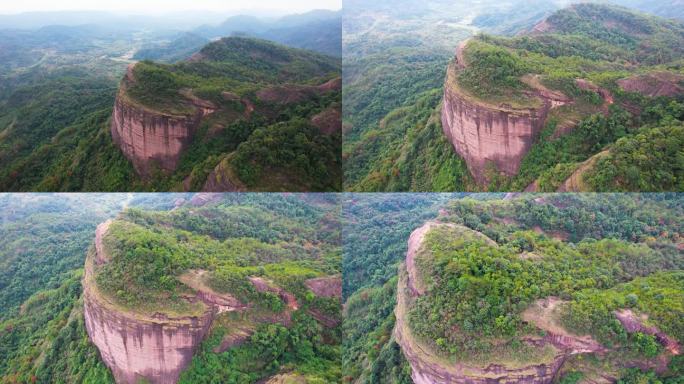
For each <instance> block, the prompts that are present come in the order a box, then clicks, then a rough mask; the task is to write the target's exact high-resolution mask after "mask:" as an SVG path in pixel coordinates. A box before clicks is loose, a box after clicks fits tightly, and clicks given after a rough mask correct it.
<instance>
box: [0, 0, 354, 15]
mask: <svg viewBox="0 0 684 384" xmlns="http://www.w3.org/2000/svg"><path fill="white" fill-rule="evenodd" d="M340 8H342V0H1V1H0V13H2V14H8V13H10V14H11V13H20V12H35V11H69V10H91V11H92V10H94V11H114V12H127V13H131V12H134V13H156V14H162V13H171V12H182V11H190V10H195V11H215V12H236V11H245V10H276V11H285V13H297V12H305V11H309V10H312V9H334V10H337V9H340Z"/></svg>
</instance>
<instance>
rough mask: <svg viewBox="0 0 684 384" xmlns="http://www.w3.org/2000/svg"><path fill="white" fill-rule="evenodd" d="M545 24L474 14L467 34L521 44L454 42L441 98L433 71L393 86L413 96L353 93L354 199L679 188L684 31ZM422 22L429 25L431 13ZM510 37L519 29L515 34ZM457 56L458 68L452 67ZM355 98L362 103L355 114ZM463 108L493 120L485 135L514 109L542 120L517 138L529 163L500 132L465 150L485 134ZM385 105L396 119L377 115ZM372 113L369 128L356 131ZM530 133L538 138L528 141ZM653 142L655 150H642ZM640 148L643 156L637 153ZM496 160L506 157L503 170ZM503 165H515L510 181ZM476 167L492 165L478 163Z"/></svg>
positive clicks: (573, 10) (625, 24)
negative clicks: (360, 194) (366, 194)
mask: <svg viewBox="0 0 684 384" xmlns="http://www.w3.org/2000/svg"><path fill="white" fill-rule="evenodd" d="M541 10H542V9H541V8H540V11H541ZM547 11H549V10H548V9H547ZM507 12H509V13H507ZM541 16H544V17H543V18H540V17H530V18H528V19H518V18H516V14H515V13H510V11H509V10H506V11H502V12H501V13H497V12H493V11H489V12H483V14H482V15H480V16H477V17H475V19H474V21H473V22H472V24H469V25H470V27H473V26H476V27H477V28H484V32H486V31H490V30H491V31H498V32H499V33H501V32H503V33H508V34H514V33H515V34H516V35H515V36H514V37H503V36H497V35H491V34H487V33H481V31H480V30H475V31H474V30H472V29H471V30H470V32H469V33H473V32H478V31H480V33H478V34H476V36H475V37H474V38H472V39H470V40H468V43H467V44H465V45H464V46H461V47H459V46H458V44H457V43H454V44H453V45H452V46H451V47H450V49H449V50H448V51H447V52H448V53H449V54H450V57H452V61H451V64H449V65H448V66H447V65H446V64H444V62H442V65H443V66H442V72H441V73H436V72H433V73H432V75H431V76H434V77H432V80H435V79H437V78H441V79H444V73H445V70H446V73H447V76H446V82H445V86H444V87H441V86H439V85H436V86H430V85H429V84H430V83H429V82H426V81H424V80H425V77H424V74H423V73H422V72H421V70H424V69H426V68H428V67H427V66H424V65H423V66H421V67H420V69H416V68H413V69H412V68H410V66H409V65H407V64H406V63H403V64H399V68H397V69H395V70H391V71H389V74H388V75H386V76H397V78H400V79H404V80H406V79H411V80H412V81H411V82H410V84H412V87H414V88H412V89H409V88H403V87H402V86H401V85H400V84H401V83H400V82H397V81H394V82H393V83H394V86H393V87H392V88H388V87H385V86H382V85H373V86H368V85H367V84H368V83H367V82H364V83H363V84H364V86H363V87H355V86H354V85H353V83H352V84H351V85H350V87H349V90H346V89H345V97H346V98H348V99H350V100H351V101H350V103H349V105H350V108H358V110H354V113H351V111H352V110H348V111H346V112H345V119H346V120H345V151H344V156H345V174H346V176H347V177H346V180H347V181H346V183H347V184H346V188H347V189H351V190H356V191H407V190H411V191H428V190H430V191H449V190H452V191H453V190H472V191H487V190H489V191H509V190H520V191H522V190H524V189H528V190H530V191H548V192H551V191H556V190H569V191H588V190H591V191H675V190H679V189H681V185H680V184H681V179H682V164H681V159H680V157H681V156H679V155H678V153H679V151H678V148H679V147H681V146H680V142H681V135H680V130H679V128H680V127H681V124H682V123H681V121H682V116H681V111H682V106H681V104H682V100H681V97H682V79H684V77H683V76H684V74H683V73H682V72H681V63H680V62H681V58H682V51H681V48H680V47H681V46H682V43H681V31H682V23H681V21H677V20H671V19H663V18H659V17H655V16H651V15H646V14H642V13H639V12H636V11H633V10H628V9H625V8H620V7H615V6H606V5H596V4H593V5H592V4H584V5H577V6H572V7H568V8H565V9H562V10H559V11H556V12H553V13H550V12H547V13H544V12H542V15H541ZM421 17H423V18H424V19H425V20H429V17H428V16H426V15H424V14H421ZM503 18H506V20H507V21H508V22H504V21H503ZM495 21H496V22H495ZM516 21H520V23H516ZM426 22H427V21H426ZM435 25H441V24H439V23H435ZM507 26H513V27H512V29H510V30H509V29H507V28H506V27H507ZM359 28H360V27H359ZM426 28H427V27H426ZM450 36H454V37H459V36H460V37H459V39H463V38H465V37H464V36H465V34H458V33H456V32H453V31H452V32H450ZM440 38H443V36H440ZM435 41H441V40H440V39H437V38H435ZM345 44H349V45H350V47H353V48H354V49H353V50H352V51H353V52H354V51H356V50H357V49H359V48H358V47H357V45H358V46H364V45H361V44H358V43H357V44H351V43H348V42H345ZM423 44H425V43H421V44H417V46H418V47H421V46H422V45H423ZM364 47H366V48H367V46H364ZM399 47H400V45H399V44H398V43H395V44H392V43H389V42H388V43H387V46H385V47H383V50H382V51H381V52H387V53H388V54H389V53H390V52H391V54H393V55H394V54H395V53H396V52H398V51H399V50H400V48H399ZM350 49H351V48H350ZM455 50H456V51H457V55H456V56H459V57H458V58H455V59H453V57H454V56H455V55H454V51H455ZM432 51H433V52H438V50H432ZM414 52H415V50H414ZM397 55H398V56H397V57H402V56H401V55H399V54H397ZM364 57H366V58H368V59H369V60H370V58H372V57H374V56H373V55H372V54H371V53H370V52H369V53H368V54H367V55H366V56H364ZM393 57H394V56H393ZM402 60H403V59H402ZM387 61H388V62H391V63H395V62H397V61H396V60H387ZM356 62H357V60H356V59H353V60H350V61H349V64H347V62H346V61H345V65H349V66H350V67H351V68H353V66H354V65H355V64H354V63H356ZM399 63H401V61H399ZM447 67H448V69H447ZM404 69H405V70H406V72H405V73H404V72H403V70H404ZM384 72H387V71H384ZM351 73H354V72H353V71H351ZM361 73H363V72H361ZM351 79H354V77H351ZM406 81H407V80H406ZM416 86H417V87H420V88H416ZM431 88H432V89H433V90H431V91H430V89H431ZM387 89H392V90H394V91H395V92H396V95H398V96H400V97H401V100H400V101H399V103H398V104H393V101H392V100H394V98H393V97H392V96H391V95H389V94H387V95H385V96H381V95H380V94H379V93H378V92H382V90H387ZM399 90H401V91H399ZM445 92H446V93H445ZM442 95H445V98H442ZM447 95H448V97H447ZM454 95H455V96H454ZM357 99H358V100H363V101H362V102H361V103H359V104H356V102H355V100H357ZM550 99H553V101H549V100H550ZM345 100H346V99H345ZM461 102H463V103H464V105H467V106H468V108H472V109H478V108H479V109H478V110H480V109H481V110H483V111H485V112H477V113H476V112H473V111H471V112H470V114H474V115H476V116H477V118H479V119H480V120H483V119H484V120H483V121H490V120H494V122H493V123H492V122H491V121H490V122H489V123H487V124H490V125H492V124H493V125H494V126H495V128H496V127H498V126H499V125H502V124H503V123H501V124H500V122H498V121H497V119H499V118H500V116H499V115H498V114H499V113H501V114H503V113H504V112H506V113H511V110H513V111H517V112H515V113H512V114H511V115H512V116H519V115H523V116H524V115H525V114H526V113H528V112H525V111H528V110H534V114H533V115H535V116H537V117H536V118H538V117H539V116H543V117H542V118H541V121H540V122H539V123H536V122H532V123H530V127H529V128H530V132H528V133H517V135H519V136H515V137H513V136H512V137H509V138H508V139H506V140H510V141H511V142H514V143H515V141H516V140H520V141H522V143H521V144H519V145H520V146H521V147H520V152H519V153H517V152H514V153H513V154H509V153H508V152H506V151H509V149H508V147H506V146H504V145H503V144H502V143H496V142H492V143H490V141H491V140H494V138H495V137H499V136H496V135H495V136H492V138H489V137H481V138H480V140H479V141H477V142H478V143H487V145H488V147H486V148H476V147H477V145H485V144H474V143H470V142H468V143H465V142H463V140H466V139H465V138H467V137H469V135H475V133H473V132H470V130H471V128H470V126H469V124H471V123H472V124H471V125H472V126H473V127H474V126H475V125H476V121H475V120H473V121H469V120H468V117H467V116H469V115H465V116H466V117H465V118H464V117H463V116H464V115H463V114H460V113H459V112H458V110H456V109H454V108H456V107H455V106H454V105H455V104H458V103H461ZM376 105H378V106H379V105H383V106H390V109H388V110H380V109H378V108H376V107H375V106H376ZM355 106H356V107H355ZM345 108H347V107H346V105H345ZM395 108H396V109H395ZM392 109H393V110H392ZM371 113H372V115H371ZM488 113H489V114H488ZM516 113H517V115H516ZM364 116H367V118H366V120H359V118H364ZM447 116H449V117H448V119H449V121H451V119H452V117H451V116H454V117H453V118H454V119H456V120H458V119H465V120H468V121H460V120H459V122H452V123H449V124H450V125H452V126H450V125H447V126H446V127H445V126H444V121H445V119H446V118H447ZM459 116H461V117H459ZM487 116H489V117H487ZM504 116H505V114H504ZM480 120H477V121H480ZM509 123H510V124H513V125H515V124H518V125H517V127H518V128H516V129H520V128H519V127H520V126H525V124H528V123H524V122H517V123H515V122H513V121H511V122H509ZM503 125H505V124H503ZM503 125H502V126H503ZM472 129H474V128H472ZM502 129H503V128H502ZM445 132H449V133H448V134H445ZM497 132H498V128H497ZM661 132H667V133H668V134H665V135H663V134H662V133H661ZM359 133H361V135H360V136H359ZM455 133H459V134H462V135H463V136H464V137H465V138H459V139H458V141H455V140H456V139H454V138H451V137H450V135H452V134H455ZM483 135H485V134H483ZM497 135H498V134H497ZM526 135H529V138H528V137H525V138H523V139H519V138H517V137H523V136H526ZM476 136H477V135H476ZM485 136H486V135H485ZM478 137H479V136H478ZM347 138H348V139H347ZM647 138H648V140H650V141H649V143H645V140H647ZM501 140H504V139H503V138H501ZM651 140H652V141H651ZM450 141H454V142H453V143H452V142H450ZM635 142H639V143H640V144H641V147H642V148H644V150H638V149H637V147H636V146H635V144H634V143H635ZM514 145H517V144H514ZM454 146H456V147H458V148H461V151H462V152H465V151H466V150H467V152H468V153H476V154H479V153H483V152H484V153H486V155H482V156H484V157H483V158H476V159H471V158H470V157H477V156H476V155H472V156H471V155H469V156H468V158H461V156H459V155H458V154H456V153H455V152H454ZM471 147H472V148H471ZM464 148H465V149H464ZM645 148H649V149H648V150H645ZM490 152H491V153H490ZM504 152H506V154H504ZM499 156H501V158H502V159H500V160H497V159H498V157H499ZM506 156H507V157H506ZM504 158H505V160H503V159H504ZM509 158H510V159H509ZM495 161H498V162H500V163H503V164H511V163H512V164H515V165H514V166H510V165H509V166H508V167H507V168H511V169H512V170H509V169H506V170H505V171H504V170H502V169H498V168H497V166H499V163H494V162H495ZM476 162H481V163H483V164H482V165H480V164H478V165H473V163H476ZM487 162H489V163H488V164H485V163H487ZM513 171H514V172H513Z"/></svg>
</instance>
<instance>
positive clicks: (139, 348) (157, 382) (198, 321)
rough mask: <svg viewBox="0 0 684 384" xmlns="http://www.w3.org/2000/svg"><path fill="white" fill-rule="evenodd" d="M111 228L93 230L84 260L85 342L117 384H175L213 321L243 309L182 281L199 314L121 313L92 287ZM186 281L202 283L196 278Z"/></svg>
mask: <svg viewBox="0 0 684 384" xmlns="http://www.w3.org/2000/svg"><path fill="white" fill-rule="evenodd" d="M110 224H111V222H109V221H108V222H105V223H103V224H100V225H99V226H98V228H97V231H96V236H95V247H94V251H93V252H91V253H90V254H89V255H88V257H87V258H86V264H85V274H84V278H83V298H84V315H85V325H86V330H87V332H88V335H89V337H90V340H91V341H92V342H93V344H95V346H96V347H97V348H98V350H99V351H100V356H101V357H102V361H103V362H104V363H105V364H106V365H107V367H109V368H110V369H111V371H112V373H113V375H114V378H115V380H116V382H117V383H126V384H128V383H130V384H134V383H138V382H139V381H140V380H141V379H145V380H147V381H149V382H150V383H153V384H170V383H175V382H176V381H177V380H178V377H179V376H180V374H181V372H182V371H183V370H184V369H185V368H186V367H187V365H188V364H189V363H190V361H191V360H192V356H193V353H194V352H195V350H196V348H197V346H198V345H199V344H200V343H201V342H202V340H203V339H204V337H205V336H206V334H207V332H208V331H209V328H210V326H211V324H212V321H213V320H214V318H215V316H216V315H217V314H219V313H221V312H227V311H236V310H243V309H245V308H246V306H245V305H244V304H242V303H240V302H239V301H238V300H237V299H235V298H234V297H232V296H230V295H227V294H219V293H216V292H213V291H211V290H210V289H208V288H204V287H201V286H195V285H193V284H192V283H191V281H188V280H190V279H182V280H183V281H184V282H186V281H187V283H188V285H189V286H191V287H192V288H195V289H196V294H195V295H194V296H193V297H188V300H190V301H192V302H196V303H197V302H201V303H202V308H203V310H202V311H201V313H199V314H191V315H174V316H171V315H168V314H163V313H140V312H134V311H131V310H128V309H124V308H121V307H120V306H118V305H117V304H116V303H115V302H114V300H112V299H111V298H109V297H108V296H107V295H106V294H104V293H103V292H101V291H100V290H99V289H98V287H97V282H96V281H95V276H96V273H97V268H98V266H100V265H102V264H103V263H106V262H107V261H108V260H109V257H108V255H107V254H106V247H105V244H104V237H105V236H106V232H107V229H108V228H109V225H110ZM190 276H199V277H201V274H195V275H192V274H190Z"/></svg>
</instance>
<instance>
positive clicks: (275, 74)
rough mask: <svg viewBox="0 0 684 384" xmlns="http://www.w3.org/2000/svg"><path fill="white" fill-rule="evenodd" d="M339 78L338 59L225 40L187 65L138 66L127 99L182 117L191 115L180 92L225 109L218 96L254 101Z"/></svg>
mask: <svg viewBox="0 0 684 384" xmlns="http://www.w3.org/2000/svg"><path fill="white" fill-rule="evenodd" d="M339 72H340V64H339V59H336V58H333V57H329V56H325V55H321V54H318V53H314V52H310V51H305V50H301V49H295V48H287V47H285V46H281V45H278V44H275V43H271V42H268V41H265V40H259V39H253V38H244V37H230V38H224V39H221V40H218V41H216V42H213V43H210V44H208V45H206V46H205V47H204V48H202V50H200V52H199V53H198V54H197V55H196V56H194V58H193V59H190V60H187V61H183V62H179V63H176V64H160V63H154V62H151V61H142V62H140V63H138V64H137V65H136V66H135V68H134V69H133V75H134V81H133V83H132V84H130V88H129V89H128V90H127V94H128V95H130V96H131V97H133V99H135V100H137V101H139V102H140V103H142V104H143V105H145V106H147V107H150V108H153V109H159V110H161V111H164V112H169V113H179V114H187V113H190V112H192V110H193V109H192V107H191V106H190V103H189V100H187V99H185V98H184V97H183V96H181V94H180V92H181V90H182V89H190V90H192V92H193V93H194V94H195V95H197V96H198V97H200V98H203V99H206V100H209V101H211V102H213V103H215V104H217V105H229V104H231V103H232V101H231V100H226V99H225V98H224V96H223V95H222V93H223V92H231V93H233V94H236V95H239V96H251V97H252V98H253V97H254V93H255V92H256V91H257V90H259V89H262V88H265V87H266V86H268V85H274V84H284V83H298V84H309V85H318V84H320V83H322V82H323V81H324V80H326V79H330V78H332V77H333V76H339Z"/></svg>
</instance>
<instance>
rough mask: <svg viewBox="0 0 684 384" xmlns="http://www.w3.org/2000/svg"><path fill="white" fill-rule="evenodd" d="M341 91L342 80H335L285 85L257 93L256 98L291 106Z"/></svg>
mask: <svg viewBox="0 0 684 384" xmlns="http://www.w3.org/2000/svg"><path fill="white" fill-rule="evenodd" d="M341 89H342V79H341V78H335V79H332V80H330V81H327V82H325V83H323V84H321V85H317V86H312V85H299V84H285V85H276V86H272V87H268V88H264V89H261V90H259V91H257V93H256V95H257V98H258V99H259V100H261V101H263V102H267V103H277V104H293V103H300V102H302V101H305V100H308V99H311V98H313V97H316V96H320V95H323V94H325V93H328V92H332V91H339V90H341Z"/></svg>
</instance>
